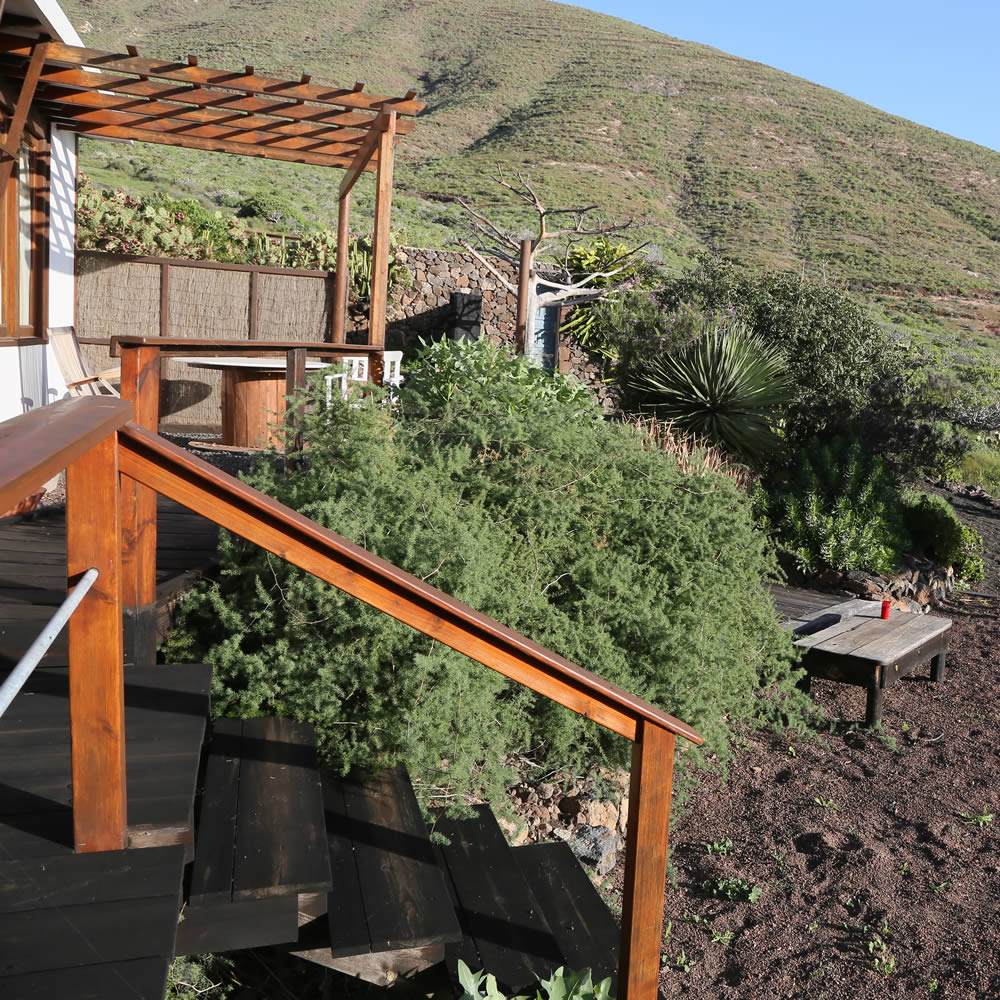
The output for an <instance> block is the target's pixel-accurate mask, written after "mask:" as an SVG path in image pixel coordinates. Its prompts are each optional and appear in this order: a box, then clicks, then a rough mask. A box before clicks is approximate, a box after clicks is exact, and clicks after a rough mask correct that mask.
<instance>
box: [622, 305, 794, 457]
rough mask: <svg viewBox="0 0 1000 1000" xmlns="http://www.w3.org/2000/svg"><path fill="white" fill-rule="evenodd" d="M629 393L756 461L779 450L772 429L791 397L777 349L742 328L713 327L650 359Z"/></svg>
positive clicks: (659, 412) (660, 414)
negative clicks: (672, 351) (684, 344)
mask: <svg viewBox="0 0 1000 1000" xmlns="http://www.w3.org/2000/svg"><path fill="white" fill-rule="evenodd" d="M632 388H634V389H636V390H638V391H639V393H640V394H641V395H640V397H639V398H640V406H642V407H643V408H645V409H649V410H651V411H652V412H654V413H655V414H656V415H657V417H659V418H661V419H666V420H672V421H674V422H675V423H676V424H677V426H678V427H680V428H681V429H682V430H684V431H686V432H688V433H691V434H696V435H697V436H699V437H701V438H704V439H706V440H707V441H709V442H710V443H712V444H716V445H721V446H724V447H726V448H728V449H729V450H730V451H732V452H734V453H735V454H737V455H740V456H742V457H745V458H748V459H754V460H760V459H762V458H765V457H767V456H769V455H772V454H774V452H775V451H776V450H777V449H778V447H779V438H778V437H777V435H776V434H775V432H774V427H775V425H776V424H777V423H778V421H779V420H780V419H781V417H782V416H783V411H784V407H785V405H786V404H787V403H788V401H789V399H790V398H791V396H790V386H789V382H788V380H787V377H786V374H785V362H784V360H783V358H782V356H781V354H780V352H779V351H778V350H777V348H775V347H770V346H768V345H766V344H765V343H764V341H763V339H762V338H761V337H759V336H756V335H754V334H751V333H750V332H749V331H748V330H747V328H746V327H744V326H742V325H740V324H737V323H721V322H716V323H714V324H712V325H711V326H709V327H708V328H707V329H706V330H704V332H703V333H702V335H701V336H700V337H699V338H698V340H697V341H695V342H694V343H693V344H691V345H690V346H689V347H685V348H683V349H681V350H680V351H678V352H677V353H675V354H671V355H661V356H659V357H653V358H651V359H650V360H649V362H648V365H647V367H646V369H645V371H642V372H640V373H639V374H638V375H636V376H635V377H634V378H633V380H632Z"/></svg>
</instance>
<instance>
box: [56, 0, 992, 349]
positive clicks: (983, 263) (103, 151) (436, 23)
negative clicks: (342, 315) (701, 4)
mask: <svg viewBox="0 0 1000 1000" xmlns="http://www.w3.org/2000/svg"><path fill="white" fill-rule="evenodd" d="M65 6H66V9H67V11H68V12H69V14H70V16H71V18H72V19H73V21H74V23H75V24H76V25H77V26H78V28H80V30H81V33H82V35H83V37H84V39H85V40H86V42H87V43H88V44H95V45H100V46H104V47H108V48H115V49H120V48H121V47H122V46H123V45H124V43H125V42H134V43H136V44H137V45H138V46H139V47H140V51H141V52H142V53H143V54H144V55H154V56H155V55H159V56H164V57H171V58H173V57H177V56H178V55H180V54H182V53H185V52H188V51H194V52H197V53H198V54H199V55H200V56H201V57H202V60H203V62H204V63H205V64H209V65H219V66H228V65H239V64H241V63H242V62H244V61H246V62H252V63H254V65H256V66H257V67H258V68H259V69H261V70H268V71H274V72H286V73H297V72H299V71H306V72H312V73H313V74H314V76H315V78H320V77H322V78H326V79H330V80H334V81H336V82H338V83H340V84H344V83H351V82H353V80H354V79H355V78H361V79H365V80H367V81H368V82H369V87H370V89H372V90H373V91H379V92H382V93H394V92H397V91H398V92H402V91H404V90H405V89H407V88H408V87H409V86H411V85H413V84H416V86H417V89H418V90H419V91H420V93H421V96H422V97H423V98H424V99H425V100H427V102H428V110H427V112H426V113H425V114H424V115H423V116H422V117H421V118H420V119H419V122H418V128H417V129H415V130H414V132H413V133H412V135H410V136H408V137H407V138H406V139H405V141H404V142H403V143H402V144H401V146H400V159H401V164H400V168H399V171H398V176H397V185H398V190H400V191H401V192H402V193H403V194H404V195H405V194H411V195H414V196H415V198H414V199H412V200H411V199H407V198H405V197H403V198H401V199H400V212H399V213H397V215H398V216H399V217H400V218H402V220H403V221H404V222H405V223H409V226H410V228H411V230H414V231H415V232H416V233H418V234H419V235H421V236H423V237H424V238H425V239H434V238H437V239H446V238H447V228H448V227H450V226H453V225H454V222H455V219H456V216H457V213H456V212H455V210H454V209H453V208H452V207H450V206H448V205H447V204H445V205H443V206H439V207H435V205H434V204H433V202H441V201H444V202H447V200H448V199H450V198H451V196H452V195H454V194H455V193H459V194H464V195H467V196H470V197H472V198H475V199H477V200H478V201H480V202H481V203H482V202H488V201H493V202H495V203H497V204H499V205H502V206H503V207H502V209H501V210H502V211H505V212H508V211H509V208H508V206H507V204H506V203H504V201H503V199H502V197H501V194H502V193H501V192H500V191H499V190H498V189H497V187H496V185H495V184H492V183H491V180H490V178H491V175H493V174H494V173H495V165H496V163H497V162H500V163H502V164H504V166H505V167H508V168H512V169H513V168H520V169H523V170H525V171H530V173H531V174H532V177H533V178H534V179H535V180H536V181H537V182H538V183H539V185H540V187H541V189H542V191H543V192H545V193H546V195H547V196H548V197H549V198H550V199H552V201H553V202H559V203H561V204H566V203H572V202H577V201H579V202H582V203H597V204H598V205H600V206H601V210H602V211H603V212H604V213H605V214H607V215H616V216H622V215H629V216H633V217H634V218H635V219H636V220H637V223H638V224H639V225H640V226H641V227H643V228H644V229H646V230H648V232H647V235H649V236H651V237H652V238H653V239H654V241H655V242H656V243H658V244H659V245H660V246H661V247H662V248H663V251H664V257H665V260H666V261H667V262H668V263H674V264H680V263H683V262H688V261H690V260H691V259H693V257H694V255H695V254H696V253H697V252H698V251H699V250H701V249H711V250H717V251H721V252H725V253H731V254H735V255H737V256H739V257H741V258H743V259H746V260H749V261H752V262H755V263H758V264H761V265H764V266H768V267H775V268H782V269H795V270H799V269H804V270H806V271H807V272H808V273H811V274H813V275H814V276H821V275H826V276H828V277H830V278H834V279H838V280H841V281H844V282H846V283H848V284H849V285H850V286H851V287H854V288H857V289H860V290H863V291H865V292H866V293H867V294H868V295H869V297H870V298H872V299H873V301H875V303H876V304H877V305H878V307H879V308H881V309H882V310H883V311H884V312H885V314H886V315H887V316H889V317H895V318H897V319H901V320H905V321H908V322H914V321H922V322H924V323H925V324H933V325H936V324H939V323H940V324H943V325H945V326H947V327H951V328H952V329H955V328H959V329H962V328H965V329H968V330H970V331H974V332H976V333H978V334H980V335H982V334H988V333H1000V292H998V289H1000V153H996V152H993V151H991V150H988V149H985V148H983V147H980V146H976V145H974V144H972V143H968V142H963V141H961V140H957V139H953V138H951V137H949V136H946V135H944V134H942V133H938V132H935V131H933V130H930V129H927V128H923V127H921V126H917V125H914V124H912V123H910V122H907V121H904V120H902V119H899V118H896V117H893V116H891V115H888V114H885V113H883V112H881V111H878V110H876V109H874V108H871V107H868V106H866V105H863V104H861V103H859V102H857V101H854V100H852V99H850V98H847V97H845V96H843V95H841V94H838V93H835V92H833V91H830V90H827V89H825V88H822V87H819V86H816V85H814V84H811V83H809V82H807V81H804V80H801V79H798V78H796V77H792V76H789V75H788V74H785V73H781V72H779V71H777V70H774V69H770V68H768V67H766V66H763V65H761V64H758V63H752V62H748V61H746V60H742V59H737V58H735V57H733V56H729V55H726V54H724V53H722V52H719V51H717V50H714V49H711V48H708V47H706V46H702V45H698V44H695V43H691V42H682V41H678V40H676V39H673V38H670V37H668V36H666V35H662V34H659V33H657V32H654V31H650V30H648V29H645V28H641V27H639V26H637V25H633V24H630V23H628V22H625V21H621V20H618V19H616V18H611V17H607V16H605V15H602V14H597V13H593V12H590V11H586V10H582V9H580V8H575V7H569V6H564V5H561V4H555V3H549V2H540V0H510V2H508V3H505V4H504V5H500V4H492V3H489V2H487V0H449V2H445V0H403V2H399V3H396V2H394V3H388V2H380V0H356V2H353V3H350V4H348V3H344V2H342V0H335V2H333V3H330V2H329V0H325V2H319V0H252V2H249V3H246V2H240V3H237V2H236V0H229V2H227V0H191V2H190V3H188V4H183V5H182V4H179V3H168V4H163V5H161V4H154V3H147V2H143V0H104V2H102V3H101V4H100V5H98V4H97V3H95V2H90V0H67V2H66V3H65ZM86 145H87V151H86V152H85V153H84V157H83V161H84V169H87V168H88V166H90V167H91V169H93V170H94V172H95V174H96V175H97V176H98V179H100V180H111V179H114V178H113V171H111V172H106V171H107V168H108V167H109V166H113V165H115V164H116V163H117V166H116V167H115V169H116V170H117V171H118V173H119V174H122V172H123V171H124V172H125V173H126V174H127V173H128V172H129V170H131V172H132V173H133V175H134V174H136V173H138V174H140V178H139V179H140V180H141V179H142V178H141V174H142V172H143V169H144V166H143V165H145V170H146V173H147V174H150V175H153V176H154V177H155V176H156V175H158V174H159V175H162V177H163V178H166V179H168V180H171V181H173V182H175V183H177V184H179V185H180V186H182V187H183V186H184V185H185V183H187V186H188V187H189V188H193V189H196V190H197V189H198V188H199V185H201V190H202V191H203V193H205V194H207V195H209V196H211V195H212V194H213V193H215V191H216V190H217V189H219V188H220V187H224V186H225V183H226V178H227V177H229V178H231V179H232V180H233V181H234V182H236V183H237V184H240V185H245V184H246V183H255V184H259V183H262V182H261V181H260V180H259V178H260V177H261V176H262V175H263V171H262V170H261V168H260V167H259V165H257V166H254V167H251V168H250V173H244V172H242V171H244V170H245V169H246V168H243V167H239V168H237V167H236V166H234V164H233V162H232V158H229V157H225V158H223V157H214V158H213V160H214V161H219V160H225V161H229V162H227V163H217V162H213V163H212V164H211V166H210V167H207V168H205V169H203V168H201V167H190V166H185V167H183V168H180V167H177V166H171V165H172V164H174V165H176V164H178V163H181V162H184V163H185V164H186V163H188V162H194V161H193V160H191V161H188V160H183V157H178V156H177V155H175V154H174V153H173V152H172V151H171V152H164V151H163V150H162V149H160V150H154V151H152V152H151V151H150V150H151V149H152V148H151V147H145V148H144V149H142V150H140V149H138V148H137V149H136V150H135V152H134V153H133V154H129V156H128V157H126V156H125V154H123V153H122V152H121V151H120V149H119V150H112V151H109V147H107V146H106V145H104V144H96V143H88V144H86ZM126 159H131V160H134V161H135V162H134V163H132V164H129V163H127V162H124V161H125V160H126ZM198 162H201V161H198ZM272 166H273V165H271V164H268V165H267V166H266V168H265V169H266V171H267V172H268V174H269V175H270V176H275V177H278V178H297V179H296V180H284V179H283V180H279V181H278V183H286V184H289V185H290V186H291V187H292V188H294V190H295V191H296V192H297V193H298V194H299V195H300V196H301V198H302V199H303V200H304V204H303V208H304V209H305V210H306V211H307V213H309V214H312V215H314V216H316V217H317V221H324V222H325V221H327V219H328V218H329V217H330V216H332V212H333V208H334V203H335V199H334V198H333V197H332V188H333V182H334V180H335V178H333V177H323V178H321V179H316V178H315V172H312V173H310V172H308V171H304V170H302V169H300V168H294V167H293V168H290V170H288V171H284V172H282V171H280V170H279V171H277V172H274V171H272V170H271V167H272ZM185 170H187V171H188V172H189V173H191V174H193V175H194V176H193V177H190V178H188V179H187V181H186V182H185V178H184V171H185ZM306 177H308V179H303V178H306ZM120 180H121V181H122V182H125V183H127V178H125V177H120ZM213 185H214V187H213ZM428 202H430V204H429V203H428Z"/></svg>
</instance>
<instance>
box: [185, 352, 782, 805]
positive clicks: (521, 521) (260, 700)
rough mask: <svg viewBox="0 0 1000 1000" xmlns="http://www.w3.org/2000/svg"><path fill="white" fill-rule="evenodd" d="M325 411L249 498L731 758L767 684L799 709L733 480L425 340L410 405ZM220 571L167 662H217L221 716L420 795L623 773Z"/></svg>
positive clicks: (489, 690) (338, 609) (240, 563)
mask: <svg viewBox="0 0 1000 1000" xmlns="http://www.w3.org/2000/svg"><path fill="white" fill-rule="evenodd" d="M486 373H493V376H494V377H489V378H488V377H486ZM506 374H510V375H511V376H512V377H511V379H510V384H508V381H507V380H506V378H505V377H504V376H505V375H506ZM543 380H545V381H543ZM312 405H313V411H314V412H313V413H312V414H311V415H310V416H307V419H306V427H305V437H306V441H307V442H308V445H309V446H308V449H307V451H306V453H305V455H304V456H303V460H302V461H300V462H298V463H297V464H296V467H295V469H294V470H292V471H289V472H287V473H286V474H284V475H280V474H279V473H278V472H277V471H276V470H275V469H274V468H272V467H271V466H270V465H266V466H262V467H261V468H260V469H259V470H258V471H257V472H256V473H255V475H254V476H253V477H252V482H253V485H255V486H257V487H259V488H261V489H263V490H264V492H266V493H268V494H270V495H272V496H274V497H276V498H277V499H278V500H280V501H282V502H284V503H287V504H288V505H289V506H291V507H293V508H294V509H296V510H299V511H301V512H302V513H303V514H305V515H306V516H308V517H311V518H313V519H314V520H316V521H318V522H320V523H321V524H323V525H326V526H327V527H329V528H331V529H333V530H335V531H337V532H339V533H341V534H342V535H346V536H347V537H348V538H349V539H350V540H352V541H354V542H357V543H358V544H361V545H363V546H365V547H366V548H368V549H369V550H371V551H373V552H375V553H377V554H378V555H380V556H382V557H383V558H385V559H387V560H388V561H389V562H391V563H393V564H395V565H397V566H401V567H402V568H404V569H406V570H408V571H409V572H411V573H413V574H415V575H416V576H418V577H420V578H422V579H425V580H427V581H428V582H429V583H431V584H433V585H435V586H437V587H439V588H440V589H442V590H444V591H445V592H446V593H450V594H453V595H454V596H456V597H457V598H459V599H461V600H463V601H465V602H467V603H469V604H471V605H472V606H473V607H475V608H477V609H479V610H481V611H483V612H484V613H485V614H487V615H489V616H490V617H492V618H494V619H496V620H498V621H501V622H503V623H504V624H506V625H509V626H510V627H512V628H514V629H516V630H518V631H521V632H523V633H524V634H526V635H528V636H530V637H531V638H533V639H535V640H536V641H538V642H540V643H542V644H543V645H545V646H548V647H549V648H551V649H554V650H556V651H558V652H560V653H561V654H562V655H564V656H566V657H567V658H568V659H570V660H572V661H574V662H577V663H580V664H582V665H583V666H586V667H589V668H591V669H593V670H594V671H595V672H597V673H599V674H600V675H602V676H604V677H606V678H608V679H609V680H611V681H613V682H614V683H616V684H619V685H621V686H622V687H624V688H625V689H627V690H630V691H634V692H636V693H637V694H639V695H640V696H641V697H645V698H647V699H649V700H651V701H653V702H654V703H656V704H659V705H661V706H663V707H664V708H665V709H667V710H668V711H671V712H673V713H676V714H677V715H678V716H679V717H681V718H684V719H685V720H688V721H690V722H691V723H692V724H693V725H696V726H698V727H700V728H701V730H702V732H703V733H704V734H705V736H706V739H707V740H708V741H709V742H710V744H711V746H712V749H713V752H714V753H717V754H719V755H720V757H724V756H725V753H726V748H727V745H728V742H727V739H728V726H729V725H731V724H739V723H742V722H749V721H752V720H756V719H760V718H762V717H764V716H766V715H768V714H769V713H770V712H771V710H772V709H771V707H770V706H769V705H768V703H766V702H765V701H763V700H762V699H761V698H760V692H761V689H762V688H770V687H771V686H775V689H776V690H777V691H780V692H782V693H783V694H784V695H787V697H788V699H791V700H790V701H789V704H793V705H794V704H798V702H796V701H795V694H794V691H793V689H792V681H793V679H794V676H795V673H796V671H795V670H794V668H793V666H792V663H793V661H794V658H795V653H794V650H793V647H792V645H791V642H790V639H789V637H788V635H787V634H786V633H785V632H784V631H783V630H782V629H781V628H780V627H779V625H778V624H777V619H776V616H775V614H774V610H773V605H772V603H771V599H770V596H769V594H768V593H767V592H766V590H765V588H764V586H763V584H762V581H763V580H764V579H765V578H768V577H770V575H771V574H773V573H774V572H775V571H776V566H775V563H774V561H773V556H772V555H771V554H770V553H769V550H768V547H767V544H766V540H765V538H764V536H763V535H762V534H761V533H760V532H758V531H756V530H755V529H754V526H753V520H752V516H751V511H750V508H749V502H748V499H747V497H746V495H745V493H743V492H742V491H741V490H740V488H739V487H738V486H737V485H736V483H735V482H734V481H733V480H732V479H730V478H729V477H727V476H724V475H718V474H716V473H712V472H705V473H703V474H701V475H699V476H698V478H697V479H696V480H694V479H692V477H690V476H687V475H685V474H684V473H682V472H681V471H680V470H679V469H678V466H677V463H676V462H675V461H673V460H672V459H671V458H670V457H669V456H667V455H665V454H664V453H663V452H662V451H660V450H657V449H651V448H649V447H648V443H645V442H643V441H642V440H641V439H640V437H639V436H638V435H637V434H636V433H635V432H634V431H633V430H631V429H628V428H621V427H615V426H613V425H609V424H606V423H604V422H603V421H601V420H599V419H597V416H596V412H597V411H596V410H595V409H594V408H593V406H592V404H589V403H586V404H585V403H584V401H583V399H582V397H581V390H580V389H579V387H576V386H574V385H573V384H572V383H569V382H567V381H566V380H563V379H559V378H556V377H552V376H548V375H546V374H545V373H543V372H541V371H540V370H538V369H534V368H531V367H530V366H529V367H525V366H524V363H523V362H521V361H516V362H515V360H514V359H511V358H510V357H509V356H507V355H505V354H503V353H501V352H498V351H497V350H496V349H493V348H489V347H487V346H486V345H479V346H474V345H464V344H459V345H457V344H452V343H449V342H442V343H440V344H436V345H434V347H433V348H431V349H430V350H429V351H428V352H427V353H426V354H425V356H424V358H423V360H422V362H421V363H418V364H417V365H416V366H411V368H410V372H409V377H408V380H407V383H406V384H405V385H404V387H403V389H402V390H401V392H400V404H399V409H398V410H393V409H388V408H386V407H384V406H381V405H378V402H377V401H373V400H369V402H368V404H367V405H363V406H360V407H351V406H347V405H346V404H344V403H343V402H342V401H341V400H339V398H335V399H334V400H333V403H332V405H331V407H330V408H329V409H327V408H326V407H325V406H324V405H323V403H322V394H321V393H318V394H317V397H316V398H314V399H313V403H312ZM220 563H221V570H220V574H219V578H218V580H217V581H216V582H215V583H214V584H213V585H211V586H203V587H201V588H200V589H198V590H197V591H196V592H195V593H194V594H192V595H191V596H190V597H189V598H188V600H187V601H186V603H185V605H184V607H183V610H182V613H181V616H180V622H179V625H178V628H177V629H176V630H175V632H174V634H173V636H172V638H171V641H170V645H169V650H168V655H169V656H171V657H173V656H179V657H183V658H191V659H200V658H202V657H204V658H205V659H206V660H207V661H208V662H211V663H213V664H214V665H215V681H214V685H215V687H214V702H215V705H216V708H217V710H220V711H221V712H222V713H223V714H239V715H253V714H258V713H262V712H271V711H275V712H279V713H284V714H288V715H291V716H294V717H297V718H301V719H304V720H307V721H311V722H313V723H315V724H316V726H317V731H318V734H319V738H320V742H321V746H322V749H323V751H324V753H325V754H326V755H327V756H328V758H331V759H336V760H338V761H340V762H341V763H343V764H344V765H350V764H352V763H365V764H367V765H370V766H375V765H377V764H380V763H389V762H393V761H396V760H400V759H403V760H405V761H406V763H407V765H408V766H409V768H410V772H411V775H413V777H414V778H415V779H416V783H417V786H418V792H419V794H420V795H421V796H422V798H423V799H424V800H425V801H426V800H428V799H431V798H433V797H434V796H435V795H440V796H443V797H445V798H447V799H448V800H449V801H454V800H455V799H456V798H457V799H459V800H461V797H462V796H464V795H466V794H469V793H482V792H483V791H484V790H485V792H486V794H487V796H488V797H498V796H499V795H500V794H501V790H502V787H503V785H504V784H505V783H506V782H507V781H508V780H509V779H510V776H511V773H510V771H509V770H508V769H507V766H506V765H507V761H508V759H509V757H510V755H511V754H513V753H515V752H518V753H525V752H533V753H535V754H537V755H538V757H540V758H541V759H543V760H548V761H552V762H558V763H559V764H561V765H566V766H578V765H579V764H580V763H582V762H584V761H586V762H587V763H591V764H592V763H595V762H597V761H600V760H602V759H605V760H608V761H613V762H621V763H626V762H627V752H628V747H627V744H626V743H625V741H623V740H620V739H618V738H617V737H614V736H613V735H611V734H608V733H607V732H606V731H604V730H600V729H599V728H598V727H596V726H594V725H592V724H590V723H589V722H587V720H584V719H583V718H581V717H579V716H576V715H574V714H573V713H570V712H569V711H568V710H565V709H562V708H560V707H558V706H556V705H554V704H553V703H551V702H549V701H547V700H546V699H544V698H540V697H535V696H534V695H532V694H531V693H530V692H526V691H525V690H524V689H523V688H520V687H519V686H517V685H515V684H513V683H511V682H509V681H507V680H506V679H505V678H504V677H502V676H500V675H499V674H496V673H494V672H492V671H490V670H487V669H486V668H483V667H480V666H477V665H476V664H474V663H471V662H470V661H468V660H467V659H465V658H464V657H463V656H461V655H460V654H458V653H456V652H453V651H451V650H450V649H447V648H445V647H442V646H441V645H440V644H439V643H437V642H435V641H433V640H432V639H429V638H428V637H426V636H424V635H422V634H420V633H417V632H415V631H413V630H411V629H410V628H408V627H407V626H405V625H402V624H401V623H399V622H397V621H395V620H394V619H392V618H389V617H387V616H385V615H383V614H381V613H379V612H377V611H375V610H374V609H372V608H369V607H368V606H367V605H364V604H362V603H360V602H358V601H356V600H354V599H352V598H349V597H347V596H346V595H344V594H342V593H340V592H339V591H336V590H334V589H333V588H330V587H328V586H326V585H325V584H322V583H320V582H318V581H317V580H315V579H314V578H312V577H310V576H309V575H308V574H306V573H303V572H300V571H298V570H296V569H294V568H292V567H290V566H288V565H286V564H284V563H282V562H281V561H280V560H278V559H276V558H274V557H272V556H269V555H267V554H265V553H262V552H260V551H259V550H256V549H255V548H253V547H252V546H250V545H249V544H246V543H244V542H243V541H241V540H240V539H238V538H234V537H231V536H228V535H224V536H223V539H222V542H221V545H220ZM701 756H702V755H696V754H685V755H684V756H683V758H682V760H684V761H688V762H694V761H695V760H697V759H699V758H700V757H701Z"/></svg>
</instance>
